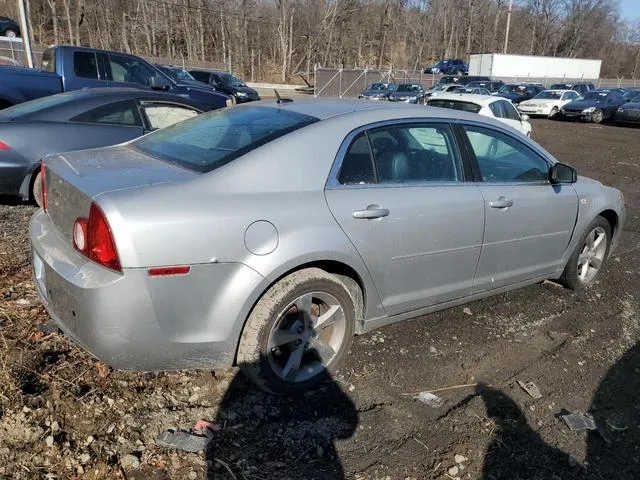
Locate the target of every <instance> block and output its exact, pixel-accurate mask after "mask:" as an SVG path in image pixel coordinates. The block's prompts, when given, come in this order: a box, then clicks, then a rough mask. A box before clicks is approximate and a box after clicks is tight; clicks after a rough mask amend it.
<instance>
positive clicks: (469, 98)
mask: <svg viewBox="0 0 640 480" xmlns="http://www.w3.org/2000/svg"><path fill="white" fill-rule="evenodd" d="M431 100H453V101H456V100H457V101H460V102H469V103H477V104H478V105H483V106H487V105H489V104H491V103H493V102H495V101H498V100H505V101H507V102H508V101H509V100H508V99H506V98H504V97H498V96H496V95H478V94H475V93H473V94H470V93H443V94H441V95H438V96H437V97H431V98H430V99H429V100H427V103H429V102H430V101H431Z"/></svg>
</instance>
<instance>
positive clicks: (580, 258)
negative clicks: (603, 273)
mask: <svg viewBox="0 0 640 480" xmlns="http://www.w3.org/2000/svg"><path fill="white" fill-rule="evenodd" d="M587 260H588V257H587V255H586V254H585V253H582V254H580V255H579V256H578V267H581V266H582V265H584V264H585V263H586V262H587Z"/></svg>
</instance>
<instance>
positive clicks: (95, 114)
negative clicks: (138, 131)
mask: <svg viewBox="0 0 640 480" xmlns="http://www.w3.org/2000/svg"><path fill="white" fill-rule="evenodd" d="M71 121H72V122H78V123H98V124H105V125H122V126H127V127H141V126H142V121H141V120H140V114H139V113H138V108H137V105H136V103H135V102H134V101H125V102H117V103H110V104H108V105H103V106H101V107H98V108H94V109H93V110H89V111H88V112H85V113H83V114H81V115H78V116H77V117H74V118H72V119H71Z"/></svg>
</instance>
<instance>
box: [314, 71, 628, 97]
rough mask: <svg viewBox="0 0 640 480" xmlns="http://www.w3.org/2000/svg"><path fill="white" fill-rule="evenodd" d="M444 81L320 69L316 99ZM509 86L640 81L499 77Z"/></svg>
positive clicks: (410, 73) (618, 84) (421, 75)
mask: <svg viewBox="0 0 640 480" xmlns="http://www.w3.org/2000/svg"><path fill="white" fill-rule="evenodd" d="M441 78H442V75H440V74H429V73H423V72H422V71H409V70H368V69H363V70H358V69H346V68H317V69H316V70H315V85H314V87H315V88H314V90H315V93H314V96H315V97H338V98H355V97H357V96H358V95H359V94H360V92H362V91H363V90H364V89H365V88H367V87H368V86H369V85H371V84H372V83H374V82H380V83H396V84H398V83H419V84H420V85H422V87H423V88H425V89H429V88H431V87H432V86H433V85H434V84H436V83H438V81H439V80H440V79H441ZM496 79H497V80H502V81H503V82H505V83H516V82H532V83H542V84H543V85H546V86H550V85H552V84H554V83H578V82H591V83H593V84H594V85H595V86H596V87H597V88H634V87H640V79H633V78H632V79H624V78H599V79H596V80H585V79H582V78H566V77H565V78H548V77H498V78H496Z"/></svg>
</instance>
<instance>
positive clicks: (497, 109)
mask: <svg viewBox="0 0 640 480" xmlns="http://www.w3.org/2000/svg"><path fill="white" fill-rule="evenodd" d="M489 108H490V109H491V113H493V116H494V117H496V118H504V110H503V109H502V102H493V103H491V104H489Z"/></svg>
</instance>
